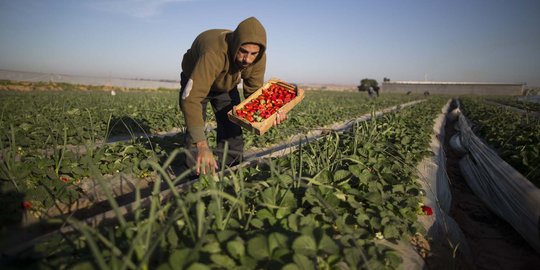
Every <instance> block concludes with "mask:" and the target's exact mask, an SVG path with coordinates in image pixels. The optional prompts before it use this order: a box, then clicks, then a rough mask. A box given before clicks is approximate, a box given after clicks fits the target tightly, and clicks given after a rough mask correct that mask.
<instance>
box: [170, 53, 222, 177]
mask: <svg viewBox="0 0 540 270" xmlns="http://www.w3.org/2000/svg"><path fill="white" fill-rule="evenodd" d="M220 59H221V58H220V57H217V56H216V55H215V54H212V53H207V54H204V55H202V56H200V57H199V59H198V61H197V63H196V64H195V67H194V69H193V72H192V74H191V76H190V78H189V80H188V83H187V84H186V86H185V89H184V91H183V93H182V97H181V100H180V102H181V105H182V106H181V108H182V112H183V114H184V119H185V121H186V126H187V133H188V134H187V136H189V141H191V142H192V143H194V144H195V145H196V147H197V174H198V173H199V172H200V171H201V170H202V172H203V173H206V172H207V169H208V171H210V170H212V172H215V169H216V168H217V162H216V161H215V159H214V156H213V154H212V151H211V150H210V148H209V147H208V143H207V141H206V136H205V134H204V119H203V113H205V112H203V111H202V102H203V100H204V99H205V98H206V96H207V95H208V93H209V92H210V87H211V86H212V84H213V82H214V80H215V78H216V77H217V75H218V74H219V72H220V71H221V68H222V65H223V64H222V63H221V62H222V61H220ZM186 147H189V146H186Z"/></svg>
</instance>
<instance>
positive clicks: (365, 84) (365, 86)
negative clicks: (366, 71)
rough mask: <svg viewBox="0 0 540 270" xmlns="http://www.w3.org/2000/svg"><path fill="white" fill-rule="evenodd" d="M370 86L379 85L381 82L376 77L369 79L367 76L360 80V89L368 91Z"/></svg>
mask: <svg viewBox="0 0 540 270" xmlns="http://www.w3.org/2000/svg"><path fill="white" fill-rule="evenodd" d="M370 87H373V88H375V87H379V83H378V82H377V80H375V79H368V78H365V79H362V80H361V81H360V85H359V86H358V91H361V92H362V91H366V92H367V91H368V90H369V88H370Z"/></svg>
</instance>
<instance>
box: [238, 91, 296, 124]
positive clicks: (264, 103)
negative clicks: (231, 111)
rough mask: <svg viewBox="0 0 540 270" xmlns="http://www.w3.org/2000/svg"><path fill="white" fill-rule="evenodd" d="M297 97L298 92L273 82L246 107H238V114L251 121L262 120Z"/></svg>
mask: <svg viewBox="0 0 540 270" xmlns="http://www.w3.org/2000/svg"><path fill="white" fill-rule="evenodd" d="M295 97H296V92H295V91H294V90H292V89H289V88H286V87H284V86H281V85H279V84H271V85H270V87H268V88H267V89H263V91H262V94H261V95H259V96H258V97H256V98H254V99H252V100H251V101H250V102H248V103H247V104H246V105H245V106H244V107H242V108H239V109H236V115H237V116H238V117H241V118H244V119H246V120H247V121H249V122H250V123H253V122H262V121H264V119H267V118H268V117H270V116H271V115H272V114H274V113H275V112H276V111H277V110H278V109H279V108H281V107H283V105H285V104H287V103H288V102H289V101H291V100H292V99H294V98H295Z"/></svg>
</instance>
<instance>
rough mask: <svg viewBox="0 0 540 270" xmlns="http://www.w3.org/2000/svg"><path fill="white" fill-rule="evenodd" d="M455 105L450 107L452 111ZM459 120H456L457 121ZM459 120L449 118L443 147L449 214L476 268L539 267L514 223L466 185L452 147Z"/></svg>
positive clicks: (539, 259) (537, 258)
mask: <svg viewBox="0 0 540 270" xmlns="http://www.w3.org/2000/svg"><path fill="white" fill-rule="evenodd" d="M454 108H455V106H451V107H450V111H451V110H453V109H454ZM456 121H457V120H456ZM456 121H450V120H449V119H447V122H446V126H445V140H444V150H445V153H446V158H447V160H446V166H447V168H446V170H447V173H448V177H449V179H450V189H451V192H452V206H451V209H450V216H451V217H452V218H454V220H455V221H456V222H457V223H458V224H459V226H460V228H461V230H462V231H463V233H464V235H465V237H466V239H467V242H468V245H469V248H470V249H471V252H472V258H474V265H473V266H472V268H475V269H512V270H514V269H540V254H539V253H537V252H536V251H535V250H534V249H533V248H532V247H531V246H530V245H529V244H528V242H527V241H525V240H524V239H523V237H522V236H521V235H520V234H519V233H518V232H516V230H514V228H512V226H511V225H510V224H509V223H508V222H506V221H505V220H503V219H502V218H500V217H499V216H497V215H495V214H494V213H493V212H491V211H490V210H489V208H488V207H487V205H485V204H484V203H483V202H482V201H481V200H480V199H479V198H478V197H476V196H475V194H474V193H473V192H472V190H471V189H470V188H469V186H468V185H467V182H466V180H465V178H464V177H463V175H462V174H461V170H460V168H459V160H460V158H459V155H458V154H457V153H456V152H454V151H453V150H452V148H451V147H450V143H449V141H450V138H451V137H452V136H453V135H454V134H455V133H457V131H456V129H455V128H454V125H455V123H456Z"/></svg>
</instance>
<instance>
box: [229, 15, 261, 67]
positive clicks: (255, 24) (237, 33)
mask: <svg viewBox="0 0 540 270" xmlns="http://www.w3.org/2000/svg"><path fill="white" fill-rule="evenodd" d="M245 43H255V44H258V45H259V46H260V52H259V55H258V56H257V59H255V61H254V62H253V63H257V62H258V61H259V60H260V59H261V58H262V56H263V55H264V52H265V51H266V30H265V29H264V26H263V25H262V24H261V22H259V20H257V19H256V18H255V17H249V18H247V19H245V20H243V21H242V22H241V23H240V24H238V27H236V29H235V30H234V32H232V35H231V36H230V46H229V49H230V51H229V55H230V56H231V59H234V57H235V55H236V52H238V50H239V49H240V46H242V44H245Z"/></svg>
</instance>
